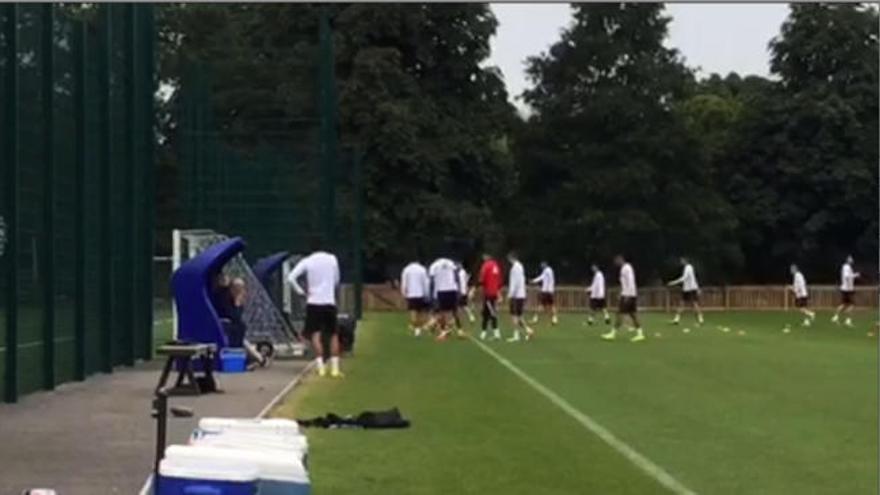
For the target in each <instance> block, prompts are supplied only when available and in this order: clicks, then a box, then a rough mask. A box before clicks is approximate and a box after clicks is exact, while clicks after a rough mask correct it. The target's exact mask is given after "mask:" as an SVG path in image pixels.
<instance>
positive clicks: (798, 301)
mask: <svg viewBox="0 0 880 495" xmlns="http://www.w3.org/2000/svg"><path fill="white" fill-rule="evenodd" d="M789 271H790V272H791V277H792V279H791V286H789V290H791V291H792V292H793V293H794V306H795V307H796V308H798V311H800V312H801V313H802V314H803V315H804V321H803V322H801V325H803V326H805V327H808V326H810V325H811V324H812V323H813V320H814V319H816V313H814V312H812V311H810V310H809V309H808V308H807V305H808V302H809V297H810V296H809V293H808V292H807V279H805V278H804V274H803V273H801V271H800V270H799V269H798V267H797V265H795V264H794V263H792V264H791V268H789ZM785 328H786V329H787V328H789V327H788V325H786V326H785Z"/></svg>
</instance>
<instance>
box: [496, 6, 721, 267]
mask: <svg viewBox="0 0 880 495" xmlns="http://www.w3.org/2000/svg"><path fill="white" fill-rule="evenodd" d="M662 10H663V6H662V5H658V4H584V5H575V6H573V13H574V20H573V23H572V25H571V26H570V27H569V28H568V29H566V30H565V31H564V32H563V33H562V37H561V40H560V41H559V42H557V43H555V44H554V45H553V46H552V47H551V48H550V50H549V52H547V53H543V54H542V55H541V56H539V57H534V58H531V59H529V61H528V69H527V73H528V75H529V77H530V79H531V81H532V83H533V84H534V87H533V88H531V89H529V90H528V91H526V92H525V94H524V99H525V101H526V102H527V103H528V104H529V105H530V106H531V107H532V108H533V109H534V111H535V114H534V116H533V117H532V118H531V119H530V121H529V123H528V125H527V126H526V128H525V130H524V131H523V132H522V133H521V134H520V135H519V136H518V140H517V160H518V166H519V168H520V174H521V181H522V184H523V185H522V188H521V190H520V196H521V197H522V198H523V199H522V206H523V207H522V209H521V210H520V212H519V214H518V215H517V216H515V217H514V218H513V219H512V221H511V226H512V225H514V224H515V225H517V226H519V228H517V229H514V228H510V230H509V232H510V235H511V242H512V243H514V244H517V245H522V246H526V249H525V250H526V251H527V253H528V254H529V255H531V257H532V258H534V257H536V256H539V255H540V256H546V257H549V258H550V259H552V260H554V261H555V262H556V264H557V265H561V267H562V268H563V270H560V272H561V273H565V272H568V273H581V274H583V275H584V276H585V277H586V274H587V269H586V266H587V264H588V263H589V262H590V261H597V262H600V263H607V261H608V260H609V259H610V257H611V255H613V254H614V253H616V252H626V253H628V254H629V255H630V257H631V258H633V259H634V260H635V261H636V263H637V265H638V266H639V267H640V277H639V278H640V280H642V283H647V282H649V281H657V280H658V279H660V278H662V277H665V276H668V273H667V271H668V269H670V268H671V267H672V265H673V263H674V262H675V261H674V260H675V259H676V257H677V256H679V255H685V254H687V255H691V256H692V257H694V258H696V259H697V260H699V262H700V263H701V264H702V265H704V268H705V269H704V272H705V273H707V275H715V274H717V273H719V271H720V270H722V269H723V267H725V266H726V265H729V264H731V263H736V261H737V257H738V252H737V248H736V244H735V243H733V242H729V241H731V240H732V239H731V238H730V235H731V234H732V232H733V228H734V226H735V217H734V215H733V213H732V212H731V211H730V208H729V206H728V204H727V203H726V202H725V201H724V199H723V197H722V196H721V195H720V194H719V193H718V192H717V191H715V190H714V189H713V188H712V180H711V179H712V177H711V175H712V174H711V170H709V168H708V167H707V166H706V160H705V156H704V154H703V153H701V152H700V148H699V143H698V141H697V139H696V137H695V136H694V135H693V134H692V133H691V132H689V131H688V122H687V121H686V119H685V118H683V115H682V112H681V111H679V106H680V104H681V103H682V102H683V101H684V99H685V98H687V97H688V96H689V95H690V94H691V92H692V91H693V86H694V81H693V76H692V73H691V71H690V70H689V69H688V68H687V67H685V66H684V64H683V63H682V61H681V58H680V57H679V55H678V53H677V52H676V51H675V50H673V49H670V48H667V47H665V46H664V45H663V40H664V38H665V37H666V34H667V24H668V22H669V19H668V18H667V17H664V16H663V15H662ZM549 219H552V220H549Z"/></svg>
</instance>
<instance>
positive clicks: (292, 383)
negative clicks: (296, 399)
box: [257, 359, 315, 419]
mask: <svg viewBox="0 0 880 495" xmlns="http://www.w3.org/2000/svg"><path fill="white" fill-rule="evenodd" d="M314 366H315V360H314V359H312V360H311V361H310V362H309V364H307V365H306V367H305V368H303V369H302V371H300V372H299V373H297V374H296V375H295V376H294V377H293V379H292V380H290V382H288V383H287V385H286V386H285V387H284V388H283V389H281V391H280V392H278V394H276V395H275V397H272V400H270V401H269V403H268V404H266V407H264V408H263V410H262V411H260V412H259V413H258V414H257V419H262V418H265V417H266V415H267V414H269V412H271V411H272V408H274V407H275V406H276V405H278V403H279V402H281V399H283V398H284V397H285V396H286V395H287V393H288V392H290V391H291V390H292V389H293V387H295V386H296V385H297V384H298V383H299V382H300V381H302V379H303V378H304V377H305V376H306V375H308V374H309V371H312V368H313V367H314Z"/></svg>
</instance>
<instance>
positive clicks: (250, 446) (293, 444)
mask: <svg viewBox="0 0 880 495" xmlns="http://www.w3.org/2000/svg"><path fill="white" fill-rule="evenodd" d="M189 444H190V445H196V446H203V447H222V448H232V449H244V450H257V451H261V452H273V453H274V455H277V456H279V457H283V458H293V459H297V460H299V461H300V462H301V463H302V464H303V466H308V456H309V442H308V439H306V437H305V436H303V435H285V436H268V435H255V434H251V433H238V432H231V431H227V432H223V433H210V432H206V431H204V430H200V429H198V428H197V429H195V430H194V431H193V433H192V435H190V438H189Z"/></svg>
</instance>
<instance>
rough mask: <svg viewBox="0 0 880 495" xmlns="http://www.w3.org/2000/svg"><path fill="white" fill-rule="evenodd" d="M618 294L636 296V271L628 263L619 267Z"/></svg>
mask: <svg viewBox="0 0 880 495" xmlns="http://www.w3.org/2000/svg"><path fill="white" fill-rule="evenodd" d="M620 295H621V296H623V297H636V272H635V271H634V270H633V267H632V265H630V264H629V263H624V264H623V266H621V267H620Z"/></svg>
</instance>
